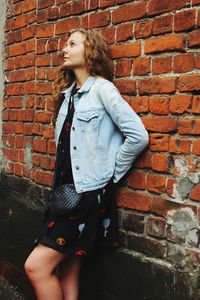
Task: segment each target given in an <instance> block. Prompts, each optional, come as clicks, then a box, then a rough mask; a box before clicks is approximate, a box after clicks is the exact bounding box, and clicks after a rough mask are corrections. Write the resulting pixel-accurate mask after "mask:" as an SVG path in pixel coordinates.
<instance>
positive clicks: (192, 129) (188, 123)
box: [178, 118, 200, 135]
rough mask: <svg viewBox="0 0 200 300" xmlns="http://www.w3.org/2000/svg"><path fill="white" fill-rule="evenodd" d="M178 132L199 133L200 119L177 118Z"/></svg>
mask: <svg viewBox="0 0 200 300" xmlns="http://www.w3.org/2000/svg"><path fill="white" fill-rule="evenodd" d="M178 132H179V134H194V135H196V134H197V135H199V134H200V120H199V119H197V120H194V119H186V118H185V119H179V120H178Z"/></svg>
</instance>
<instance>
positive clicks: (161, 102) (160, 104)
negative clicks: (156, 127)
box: [149, 97, 169, 115]
mask: <svg viewBox="0 0 200 300" xmlns="http://www.w3.org/2000/svg"><path fill="white" fill-rule="evenodd" d="M149 110H150V112H151V113H152V114H157V115H166V114H168V113H169V98H168V97H150V98H149Z"/></svg>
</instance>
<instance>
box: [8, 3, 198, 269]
mask: <svg viewBox="0 0 200 300" xmlns="http://www.w3.org/2000/svg"><path fill="white" fill-rule="evenodd" d="M9 2H10V5H11V8H10V11H9V14H8V16H7V21H6V28H5V36H6V46H5V60H6V66H5V72H6V76H7V78H8V82H7V84H6V90H5V95H4V101H3V106H4V110H3V113H2V119H3V154H4V157H5V159H6V174H9V175H11V176H15V177H22V178H27V179H29V180H30V182H32V183H34V184H37V185H39V186H41V187H47V188H48V187H50V185H51V181H52V176H53V173H52V172H53V169H54V164H55V144H54V135H53V127H52V97H51V92H52V89H51V85H52V81H53V79H54V76H55V68H56V67H57V66H58V65H60V64H61V63H62V56H61V55H60V50H61V49H62V47H63V45H64V42H65V40H66V36H65V33H66V32H67V31H68V29H70V28H71V27H79V26H80V27H84V28H98V29H99V30H100V31H101V32H102V33H103V35H104V36H105V37H106V38H107V40H108V42H109V43H110V45H111V48H112V56H113V59H114V61H115V80H114V83H115V84H116V86H117V87H118V88H119V90H120V92H121V93H122V95H123V96H124V98H125V99H126V100H127V102H128V103H129V104H130V105H131V106H132V108H133V109H134V110H135V111H136V112H137V113H138V114H139V115H140V116H141V118H142V120H143V122H144V124H145V126H146V128H147V130H148V131H149V137H150V145H149V147H148V149H147V150H146V151H145V152H144V153H143V154H142V155H141V156H140V157H139V158H138V160H137V161H136V162H135V164H134V167H133V168H132V170H131V172H130V173H129V175H128V178H127V185H126V186H124V187H121V188H120V189H119V191H118V199H117V203H118V212H119V223H120V228H119V232H120V241H121V245H122V251H123V249H125V250H126V251H129V253H133V252H139V253H142V254H145V255H147V256H148V257H150V258H152V259H154V258H159V259H161V260H163V262H169V263H171V264H172V265H173V266H175V267H176V268H178V269H180V270H185V271H187V272H196V270H197V269H198V264H199V262H200V250H199V245H200V237H199V232H200V231H199V228H200V227H199V220H200V208H199V203H200V182H199V179H200V159H199V155H200V141H199V135H200V120H199V115H200V96H199V90H200V73H199V69H200V54H199V46H200V29H199V26H200V1H199V0H176V1H167V0H162V1H159V0H149V1H145V0H144V1H142V0H141V1H127V0H109V1H108V0H99V1H98V0H94V1H85V0H84V1H67V0H56V1H55V0H45V1H44V0H29V1H26V0H21V1H18V0H10V1H9Z"/></svg>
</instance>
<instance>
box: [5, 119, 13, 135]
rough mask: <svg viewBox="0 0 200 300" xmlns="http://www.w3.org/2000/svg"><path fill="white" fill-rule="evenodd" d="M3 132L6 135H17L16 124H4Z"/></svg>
mask: <svg viewBox="0 0 200 300" xmlns="http://www.w3.org/2000/svg"><path fill="white" fill-rule="evenodd" d="M2 131H3V133H4V134H11V133H15V127H14V123H13V122H9V123H3V124H2Z"/></svg>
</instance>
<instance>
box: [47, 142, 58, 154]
mask: <svg viewBox="0 0 200 300" xmlns="http://www.w3.org/2000/svg"><path fill="white" fill-rule="evenodd" d="M47 153H48V154H56V144H55V141H54V140H48V145H47Z"/></svg>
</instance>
